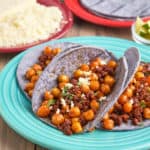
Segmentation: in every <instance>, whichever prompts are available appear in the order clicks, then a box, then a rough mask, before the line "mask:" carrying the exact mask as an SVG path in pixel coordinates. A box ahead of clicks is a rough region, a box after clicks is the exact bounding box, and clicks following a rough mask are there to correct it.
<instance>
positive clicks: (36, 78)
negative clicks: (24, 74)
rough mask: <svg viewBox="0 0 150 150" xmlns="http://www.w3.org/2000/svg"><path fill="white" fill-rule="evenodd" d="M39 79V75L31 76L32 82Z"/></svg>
mask: <svg viewBox="0 0 150 150" xmlns="http://www.w3.org/2000/svg"><path fill="white" fill-rule="evenodd" d="M38 79H39V77H38V76H37V75H34V76H32V77H31V82H32V83H35V82H36V81H37V80H38Z"/></svg>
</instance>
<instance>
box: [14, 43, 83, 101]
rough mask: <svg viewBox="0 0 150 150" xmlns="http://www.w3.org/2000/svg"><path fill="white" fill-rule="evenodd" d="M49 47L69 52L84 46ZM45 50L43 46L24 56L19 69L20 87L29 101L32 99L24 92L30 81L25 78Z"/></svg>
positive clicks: (17, 72)
mask: <svg viewBox="0 0 150 150" xmlns="http://www.w3.org/2000/svg"><path fill="white" fill-rule="evenodd" d="M48 46H50V47H51V48H61V50H62V52H63V51H67V50H70V49H74V48H77V47H81V46H82V45H80V44H77V43H69V42H64V43H53V44H50V45H48ZM44 48H45V46H42V47H39V48H37V49H34V50H32V51H29V52H28V53H27V54H25V55H24V57H23V58H22V59H21V61H20V63H19V64H18V67H17V71H16V77H17V81H18V84H19V87H20V88H21V90H22V92H23V93H24V94H25V96H26V97H27V98H28V99H29V100H30V99H31V98H30V97H29V96H28V95H27V93H26V92H25V91H24V89H25V85H26V84H27V83H28V80H27V79H26V78H25V74H26V72H27V70H28V69H29V68H30V67H31V66H33V65H34V64H36V63H37V62H38V58H39V56H41V54H42V52H43V49H44ZM53 59H54V58H53Z"/></svg>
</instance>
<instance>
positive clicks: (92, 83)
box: [90, 81, 100, 91]
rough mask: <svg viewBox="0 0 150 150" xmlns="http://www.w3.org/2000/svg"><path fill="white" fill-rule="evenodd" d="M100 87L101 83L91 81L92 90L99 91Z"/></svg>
mask: <svg viewBox="0 0 150 150" xmlns="http://www.w3.org/2000/svg"><path fill="white" fill-rule="evenodd" d="M99 87H100V84H99V81H90V89H91V90H93V91H97V90H98V89H99Z"/></svg>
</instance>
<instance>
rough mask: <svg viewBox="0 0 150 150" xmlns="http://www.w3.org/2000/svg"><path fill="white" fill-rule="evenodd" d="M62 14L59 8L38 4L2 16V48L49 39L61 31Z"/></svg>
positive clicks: (0, 19) (0, 20)
mask: <svg viewBox="0 0 150 150" xmlns="http://www.w3.org/2000/svg"><path fill="white" fill-rule="evenodd" d="M62 18H63V16H62V13H61V11H60V10H59V8H58V7H53V6H52V7H46V6H44V5H40V4H38V3H36V2H35V3H34V4H32V5H29V6H28V7H23V6H22V7H21V9H20V8H18V7H17V8H16V9H13V10H9V11H8V13H5V14H3V15H2V16H0V47H12V46H18V45H24V44H28V43H32V42H37V41H39V40H43V39H47V38H48V37H49V36H50V35H52V34H53V33H55V32H56V31H59V30H60V25H61V21H62Z"/></svg>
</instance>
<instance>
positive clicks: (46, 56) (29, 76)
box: [24, 46, 61, 97]
mask: <svg viewBox="0 0 150 150" xmlns="http://www.w3.org/2000/svg"><path fill="white" fill-rule="evenodd" d="M60 52H61V49H60V48H54V49H52V48H51V47H48V46H47V47H45V48H44V50H43V51H42V53H41V55H40V56H39V58H38V60H37V63H36V64H33V65H32V66H31V67H30V68H29V69H28V70H27V71H26V73H25V79H26V80H27V81H28V82H27V83H26V85H25V89H24V90H25V92H26V93H27V94H28V96H29V97H32V93H33V89H34V86H35V83H36V81H37V80H38V79H39V76H40V74H41V73H42V71H43V70H44V69H45V68H46V66H47V65H48V64H49V63H50V61H51V60H52V59H53V58H54V57H55V56H56V55H57V54H58V53H60Z"/></svg>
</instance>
